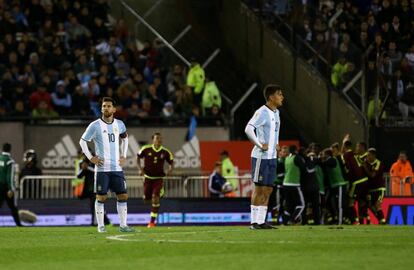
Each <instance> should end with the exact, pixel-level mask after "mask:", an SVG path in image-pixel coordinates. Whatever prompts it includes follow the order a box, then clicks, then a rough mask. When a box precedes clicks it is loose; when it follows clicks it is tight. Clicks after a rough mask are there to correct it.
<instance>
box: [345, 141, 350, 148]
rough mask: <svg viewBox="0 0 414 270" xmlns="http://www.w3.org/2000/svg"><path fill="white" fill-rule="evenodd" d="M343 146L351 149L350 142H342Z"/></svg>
mask: <svg viewBox="0 0 414 270" xmlns="http://www.w3.org/2000/svg"><path fill="white" fill-rule="evenodd" d="M344 146H345V147H346V148H351V147H352V142H351V141H345V142H344Z"/></svg>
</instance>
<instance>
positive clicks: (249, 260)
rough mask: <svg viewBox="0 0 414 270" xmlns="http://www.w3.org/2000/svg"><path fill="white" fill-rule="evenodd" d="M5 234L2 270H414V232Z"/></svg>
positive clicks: (0, 231) (225, 229) (88, 230)
mask: <svg viewBox="0 0 414 270" xmlns="http://www.w3.org/2000/svg"><path fill="white" fill-rule="evenodd" d="M135 228H136V229H137V232H136V233H133V234H121V233H119V232H118V230H117V228H116V227H110V228H108V233H106V234H98V233H97V232H96V229H95V228H93V227H48V228H40V227H38V228H34V227H32V228H29V227H27V228H0V269H1V270H8V269H28V270H36V269H61V270H66V269H122V270H124V269H134V270H140V269H143V270H149V269H192V270H196V269H212V270H213V269H249V270H251V269H295V270H296V269H330V270H332V269H334V270H336V269H390V270H391V269H413V268H412V267H413V265H414V227H391V226H344V227H343V228H342V229H341V228H337V227H328V226H320V227H308V226H305V227H280V228H279V229H278V230H261V231H251V230H249V229H248V227H242V226H215V227H213V226H194V227H157V228H153V229H147V228H145V227H135Z"/></svg>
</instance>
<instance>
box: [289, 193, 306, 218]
mask: <svg viewBox="0 0 414 270" xmlns="http://www.w3.org/2000/svg"><path fill="white" fill-rule="evenodd" d="M295 188H296V192H295V205H296V206H295V210H294V212H293V215H292V218H293V222H294V223H295V224H300V223H301V221H302V213H303V210H304V209H305V199H304V198H303V193H302V190H301V188H300V187H295Z"/></svg>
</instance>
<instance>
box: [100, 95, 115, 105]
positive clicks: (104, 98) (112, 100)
mask: <svg viewBox="0 0 414 270" xmlns="http://www.w3.org/2000/svg"><path fill="white" fill-rule="evenodd" d="M104 102H112V106H114V107H115V105H116V103H115V100H114V99H113V98H111V97H103V98H102V104H103V103H104Z"/></svg>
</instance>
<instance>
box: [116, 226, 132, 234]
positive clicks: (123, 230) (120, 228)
mask: <svg viewBox="0 0 414 270" xmlns="http://www.w3.org/2000/svg"><path fill="white" fill-rule="evenodd" d="M119 231H120V232H124V233H133V232H135V229H134V228H132V227H129V226H125V227H119Z"/></svg>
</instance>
